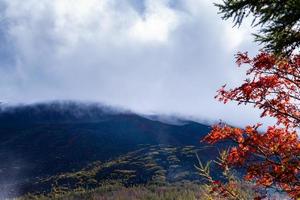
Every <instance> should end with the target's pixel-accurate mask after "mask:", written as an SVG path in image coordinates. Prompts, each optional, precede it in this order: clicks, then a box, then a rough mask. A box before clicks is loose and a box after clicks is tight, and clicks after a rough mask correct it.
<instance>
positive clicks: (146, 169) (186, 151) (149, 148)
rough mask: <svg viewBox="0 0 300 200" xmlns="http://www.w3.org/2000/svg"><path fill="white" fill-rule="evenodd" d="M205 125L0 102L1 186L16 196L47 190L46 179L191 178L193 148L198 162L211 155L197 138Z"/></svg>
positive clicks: (77, 183)
mask: <svg viewBox="0 0 300 200" xmlns="http://www.w3.org/2000/svg"><path fill="white" fill-rule="evenodd" d="M209 130H210V127H209V126H206V125H202V124H199V123H196V122H191V121H185V120H182V121H181V123H167V122H162V121H158V120H156V119H155V120H154V119H151V118H149V117H144V116H140V115H137V114H134V113H131V112H125V111H117V110H115V109H112V108H108V107H104V106H99V105H97V104H89V105H87V104H81V103H74V102H55V103H48V104H46V103H45V104H37V105H27V106H18V107H12V108H4V107H3V108H2V109H1V113H0V159H1V163H0V188H1V189H0V191H2V195H10V196H17V195H21V194H25V193H27V192H36V193H39V192H47V191H50V190H51V189H52V188H51V187H52V186H53V185H55V184H53V183H58V185H57V187H65V186H66V184H67V187H66V188H67V189H68V190H69V189H72V188H73V189H74V188H78V187H79V188H80V187H84V188H86V187H91V188H93V187H96V186H99V185H101V184H102V183H103V182H106V181H114V180H118V181H119V180H120V179H121V180H122V183H123V184H124V185H125V186H126V185H134V184H144V183H148V182H151V181H154V180H156V179H155V177H157V176H161V178H163V177H164V178H163V179H164V180H165V181H166V182H176V181H178V180H198V177H197V176H196V175H195V170H194V164H195V162H196V161H197V160H196V159H195V158H196V157H195V152H198V154H199V156H200V158H201V159H203V160H204V161H205V160H208V159H210V158H213V157H215V156H216V154H217V149H216V148H214V147H206V146H205V144H201V143H200V142H199V140H200V138H201V137H203V136H204V135H205V134H206V133H207V132H208V131H209ZM218 148H221V146H219V147H218ZM177 160H179V161H180V163H176V162H177ZM173 161H174V163H173ZM82 171H84V172H86V173H83V174H88V176H85V175H82V173H81V172H82ZM116 172H117V173H116ZM93 173H94V174H93ZM78 174H80V176H79V177H78ZM116 174H117V175H116ZM81 175H82V176H81ZM62 177H63V178H62ZM70 177H72V178H70ZM74 177H75V178H74ZM126 177H127V178H126ZM87 179H89V180H90V181H92V182H89V180H87ZM50 186H51V187H50Z"/></svg>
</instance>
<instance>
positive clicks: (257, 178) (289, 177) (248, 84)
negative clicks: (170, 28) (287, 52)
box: [204, 52, 300, 199]
mask: <svg viewBox="0 0 300 200" xmlns="http://www.w3.org/2000/svg"><path fill="white" fill-rule="evenodd" d="M236 63H237V64H238V66H244V65H246V66H248V67H249V69H248V71H247V74H246V75H247V79H246V80H245V81H244V83H243V84H242V85H241V86H239V87H237V88H234V89H226V86H223V87H222V88H221V89H220V90H219V91H218V95H217V96H216V98H217V99H218V100H219V101H222V102H224V103H226V102H228V101H236V102H238V104H252V105H253V106H254V107H257V108H259V109H261V110H262V113H261V116H262V117H264V116H269V117H274V118H276V119H277V124H276V125H274V126H270V127H268V128H267V130H266V131H264V132H261V131H259V127H260V126H261V124H257V125H253V126H247V127H245V128H244V129H242V128H234V127H231V126H228V125H226V124H218V125H215V126H214V127H213V129H212V131H211V132H210V133H209V134H208V135H207V136H206V137H205V139H204V141H206V142H208V143H211V144H213V143H216V142H218V141H221V140H231V141H233V142H234V144H236V145H234V146H233V147H231V148H230V150H229V153H228V155H227V157H226V166H231V167H244V168H245V169H246V175H245V177H244V178H245V179H246V180H248V181H252V182H254V183H255V184H257V185H258V186H262V187H265V188H268V187H273V188H275V189H280V190H282V191H284V192H286V193H287V194H288V195H289V196H290V197H292V198H295V199H296V198H299V197H300V141H299V137H298V133H297V131H298V129H299V126H300V55H299V54H294V55H291V56H289V57H278V56H274V55H272V54H269V53H265V52H261V53H260V54H259V55H257V56H256V57H254V58H250V57H249V56H248V55H247V53H238V54H237V56H236Z"/></svg>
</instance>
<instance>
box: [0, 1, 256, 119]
mask: <svg viewBox="0 0 300 200" xmlns="http://www.w3.org/2000/svg"><path fill="white" fill-rule="evenodd" d="M19 2H20V1H17V0H2V2H1V3H2V4H4V5H5V6H6V12H5V18H6V19H7V20H8V21H9V22H10V23H8V24H9V25H8V27H7V28H5V34H6V35H7V37H4V36H3V37H1V40H5V42H4V46H2V50H1V51H0V52H4V53H0V58H1V55H4V56H2V57H7V58H14V59H13V61H8V60H6V59H5V58H1V60H0V62H1V66H0V68H1V69H0V74H1V77H2V79H1V80H0V96H1V98H3V101H6V102H16V103H17V102H38V101H46V100H57V99H74V100H87V101H100V102H103V103H106V104H109V105H117V106H123V107H125V108H129V109H132V110H134V111H137V112H141V113H165V114H172V113H176V114H180V115H188V116H191V117H194V118H196V119H199V120H209V121H213V120H218V119H224V120H225V121H228V122H230V123H233V124H237V125H243V124H247V123H249V122H256V121H257V119H258V117H257V116H258V112H256V111H253V109H252V108H249V107H236V106H235V105H233V104H232V105H228V106H224V105H222V104H220V103H218V102H216V101H215V100H214V98H213V97H214V95H215V91H216V90H217V89H218V88H219V87H220V86H221V85H223V84H224V83H226V82H227V83H229V84H235V83H237V82H239V81H241V80H242V79H241V76H240V74H239V73H240V72H238V71H237V69H236V68H235V65H234V59H233V55H234V53H235V52H236V51H237V50H238V49H239V47H243V48H244V47H247V48H249V50H251V51H253V52H255V51H256V49H257V47H256V46H254V45H252V43H251V41H249V40H248V38H249V33H248V32H246V33H244V35H242V36H243V37H244V40H243V41H242V42H241V43H240V44H238V45H237V46H236V47H235V48H234V49H232V48H229V47H230V46H231V44H230V43H232V42H234V38H233V40H232V39H231V40H230V37H228V33H226V30H227V29H226V27H227V28H228V27H230V26H231V25H230V24H228V23H225V22H222V20H221V19H220V16H218V15H217V14H216V12H217V11H216V10H214V7H213V6H211V3H210V2H209V1H208V2H207V1H202V3H199V2H198V1H196V0H189V1H187V0H186V1H183V0H178V1H176V2H175V1H172V2H173V3H170V2H171V1H166V0H157V1H152V2H156V3H152V4H151V3H150V2H151V1H139V2H138V1H135V0H128V1H124V2H123V3H122V4H118V3H116V2H117V1H110V2H112V3H109V4H106V5H104V6H103V7H101V6H99V9H98V8H95V9H94V7H93V5H92V6H90V7H88V6H87V7H86V8H87V9H89V10H88V12H87V13H83V14H81V15H80V13H79V14H78V13H77V14H76V13H75V12H76V10H74V13H72V12H69V11H67V12H66V13H65V14H66V15H70V16H67V17H66V16H65V15H60V13H59V12H63V11H60V10H59V9H62V10H63V9H64V8H59V7H58V1H55V0H49V1H48V0H45V1H35V0H29V2H27V3H28V4H31V5H32V7H27V8H26V5H24V3H19ZM37 2H39V3H37ZM61 2H68V1H63V0H61ZM78 2H80V1H78ZM88 2H90V3H91V4H92V3H95V2H96V3H97V2H109V1H106V0H105V1H98V0H90V1H88ZM141 2H143V3H141ZM174 2H175V3H174ZM197 2H198V3H197ZM203 2H206V3H203ZM66 4H67V3H66ZM190 4H195V6H194V7H193V5H190ZM95 5H96V4H95ZM65 6H66V5H65ZM153 7H154V8H155V9H158V10H159V9H162V10H163V11H164V13H169V15H166V16H162V13H160V12H157V13H156V12H155V10H154V11H153V10H151V9H153ZM16 8H19V10H18V13H16V12H15V11H14V9H16ZM192 8H193V9H192ZM194 8H198V9H199V11H197V10H194ZM74 9H76V7H75V8H74ZM212 11H213V12H212ZM83 12H84V11H83ZM147 12H149V13H147ZM72 14H74V15H78V17H74V16H72ZM147 14H148V16H150V19H151V20H153V21H151V20H149V24H146V25H145V24H142V25H143V26H144V25H145V28H149V30H150V32H151V31H152V30H153V26H152V25H153V24H151V23H152V22H153V23H154V22H155V23H156V22H157V19H160V17H161V20H162V22H165V21H167V20H170V23H166V24H164V23H162V24H159V25H158V27H160V28H161V30H160V29H158V31H157V30H156V29H155V30H153V31H154V32H153V35H151V34H150V35H149V36H147V37H146V39H145V38H144V37H141V38H138V37H136V36H135V35H133V36H132V35H131V34H130V33H131V32H129V31H128V30H129V29H131V28H132V27H133V26H134V24H135V23H137V22H139V21H138V20H140V21H141V23H143V22H145V21H143V20H145V16H147ZM173 14H174V15H173ZM151 17H153V18H151ZM64 20H65V21H64ZM68 20H69V21H68ZM163 20H165V21H163ZM158 22H159V20H158ZM64 23H65V24H64ZM164 26H166V27H164ZM2 28H3V26H2ZM1 30H2V29H1ZM137 30H140V29H137ZM142 31H143V30H142ZM155 31H157V32H155ZM234 31H236V30H233V32H234ZM5 34H4V35H5ZM146 34H148V33H146ZM155 34H167V39H166V40H163V39H162V40H159V41H156V40H155V37H159V35H155ZM226 34H227V35H226ZM229 36H230V35H229ZM149 37H150V39H149ZM151 37H154V38H151ZM143 38H144V39H145V41H143ZM162 38H163V37H162ZM226 38H227V39H228V41H226V40H227V39H226ZM147 39H149V41H148V40H147ZM151 39H153V40H151ZM8 43H9V44H11V45H5V44H8ZM12 47H13V48H12ZM12 49H13V50H12ZM6 54H7V55H6ZM7 63H10V65H11V66H10V67H4V66H6V65H7Z"/></svg>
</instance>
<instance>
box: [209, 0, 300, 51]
mask: <svg viewBox="0 0 300 200" xmlns="http://www.w3.org/2000/svg"><path fill="white" fill-rule="evenodd" d="M215 5H216V6H217V7H218V8H219V11H220V14H222V18H223V19H225V20H227V19H230V18H232V19H233V22H234V24H235V25H237V26H240V25H241V24H242V22H243V20H244V18H245V17H248V16H253V21H252V26H259V27H260V29H259V31H258V33H255V34H254V36H255V41H257V42H260V43H262V44H263V45H264V50H265V51H269V52H271V53H275V54H277V55H279V54H285V55H289V54H291V53H293V52H294V50H295V49H297V48H299V47H300V0H223V3H220V4H215Z"/></svg>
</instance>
